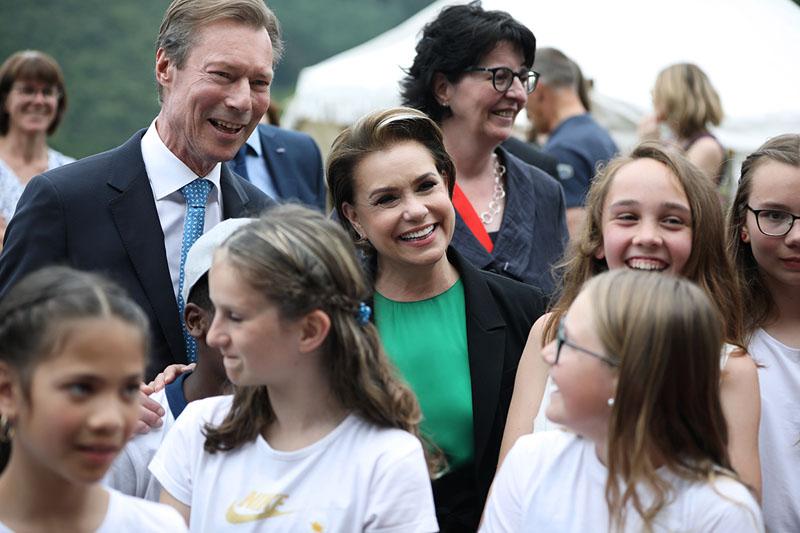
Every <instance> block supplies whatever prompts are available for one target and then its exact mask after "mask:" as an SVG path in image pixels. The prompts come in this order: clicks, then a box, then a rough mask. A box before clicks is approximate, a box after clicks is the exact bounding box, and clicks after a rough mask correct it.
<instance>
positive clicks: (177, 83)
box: [0, 0, 282, 377]
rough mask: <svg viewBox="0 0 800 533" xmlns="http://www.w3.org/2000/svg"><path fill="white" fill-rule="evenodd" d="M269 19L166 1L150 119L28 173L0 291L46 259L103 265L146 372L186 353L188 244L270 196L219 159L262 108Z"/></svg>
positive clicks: (272, 29) (202, 0)
mask: <svg viewBox="0 0 800 533" xmlns="http://www.w3.org/2000/svg"><path fill="white" fill-rule="evenodd" d="M278 28H279V26H278V21H277V19H276V18H275V16H274V14H273V13H272V12H271V11H270V10H269V9H268V8H267V7H266V6H265V5H264V3H263V0H173V1H172V3H171V4H170V6H169V7H168V8H167V12H166V13H165V15H164V20H163V21H162V24H161V29H160V33H159V37H158V42H157V52H156V62H155V77H156V82H157V88H158V94H159V100H160V101H161V109H160V112H159V113H158V116H157V117H156V118H155V120H154V121H153V122H152V124H150V127H149V128H147V129H146V130H141V131H139V132H137V133H136V134H134V136H133V137H131V139H130V140H128V141H127V142H126V143H125V144H123V145H122V146H119V147H117V148H114V149H112V150H110V151H108V152H105V153H102V154H98V155H94V156H91V157H88V158H86V159H83V160H81V161H78V162H77V163H74V164H72V165H68V166H65V167H61V168H58V169H55V170H52V171H49V172H46V173H44V174H41V175H39V176H36V177H35V178H33V180H31V182H30V183H29V184H28V187H27V188H26V190H25V192H24V193H23V195H22V198H21V199H20V201H19V204H18V206H17V211H16V213H15V215H14V217H13V218H12V220H11V222H10V224H9V226H8V230H7V233H6V238H5V247H4V249H3V253H2V256H0V293H5V292H6V291H7V290H8V289H9V287H10V286H12V285H13V284H14V283H15V282H17V281H18V280H19V279H20V278H21V277H23V276H24V275H25V274H27V273H29V272H31V271H33V270H36V269H38V268H40V267H42V266H44V265H48V264H53V263H62V264H63V263H66V264H69V265H71V266H73V267H76V268H79V269H84V270H91V271H97V272H101V273H105V274H106V275H107V276H108V277H110V278H111V279H113V280H115V281H116V282H117V283H119V284H121V285H122V286H123V287H125V288H126V289H127V290H128V292H129V293H130V295H131V296H132V297H133V298H134V299H135V300H136V301H137V302H138V303H139V305H141V306H142V308H143V309H144V310H145V312H146V313H147V314H148V316H149V318H150V324H151V337H152V344H151V346H152V353H151V358H150V366H149V368H148V372H147V375H148V377H152V376H153V375H154V374H155V373H156V372H157V371H158V370H160V369H162V368H164V367H165V366H166V365H168V364H170V363H174V362H187V361H189V360H191V356H192V353H193V348H194V345H193V344H191V343H190V342H189V341H188V340H187V339H186V338H185V337H184V332H185V330H184V328H183V327H182V325H181V319H180V310H181V309H182V308H183V302H182V299H181V297H180V293H181V284H182V282H183V261H184V258H185V255H186V252H187V251H188V248H189V246H191V244H192V243H193V242H194V240H196V238H197V237H199V235H201V234H202V233H203V232H204V230H208V229H210V228H211V227H213V226H214V225H215V224H217V223H218V222H219V221H220V220H222V219H225V218H229V217H241V216H245V215H253V214H257V213H258V212H259V211H261V210H263V209H264V208H266V207H268V206H269V205H271V204H272V202H271V200H270V199H269V198H268V197H266V196H265V195H264V194H263V193H262V192H261V191H259V190H258V189H257V188H256V187H254V186H253V185H252V184H250V183H248V182H247V181H245V180H243V179H241V178H240V177H238V176H236V175H234V174H233V173H232V172H231V171H230V170H229V169H228V168H227V166H226V165H224V164H222V163H221V162H222V161H228V160H230V159H232V158H233V157H234V155H235V154H236V152H237V151H238V150H239V148H240V147H241V146H242V144H243V143H244V142H245V139H247V137H248V136H249V135H250V133H251V132H252V131H253V129H254V128H255V127H256V125H257V124H258V121H259V120H260V119H261V116H262V115H263V114H264V112H265V111H266V109H267V107H268V106H269V100H270V84H271V81H272V76H273V63H274V61H275V59H276V58H277V57H278V56H279V55H280V52H281V46H282V45H281V41H280V35H279V29H278ZM187 337H188V335H187ZM109 356H113V354H109Z"/></svg>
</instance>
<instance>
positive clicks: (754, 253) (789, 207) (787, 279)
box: [728, 134, 800, 531]
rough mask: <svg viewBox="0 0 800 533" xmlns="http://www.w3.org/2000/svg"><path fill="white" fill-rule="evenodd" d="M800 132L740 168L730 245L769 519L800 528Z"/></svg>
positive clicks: (778, 527) (784, 527)
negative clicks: (751, 364) (752, 374)
mask: <svg viewBox="0 0 800 533" xmlns="http://www.w3.org/2000/svg"><path fill="white" fill-rule="evenodd" d="M798 217H800V135H797V134H789V135H781V136H778V137H775V138H773V139H770V140H769V141H767V142H766V143H765V144H764V145H762V146H761V147H760V148H759V149H758V150H756V151H755V152H754V153H752V154H750V156H748V157H747V159H746V160H745V161H744V163H743V164H742V176H741V179H740V181H739V188H738V191H737V193H736V198H735V199H734V202H733V205H732V207H731V212H730V224H729V228H728V243H729V248H730V250H731V251H732V252H733V256H734V262H735V264H736V268H737V271H738V274H739V279H740V281H741V286H742V288H743V301H744V308H745V309H746V310H747V312H746V314H745V316H744V324H745V335H746V336H747V338H748V342H749V345H748V350H749V352H750V353H751V354H752V356H753V358H754V359H755V360H756V362H757V363H759V372H758V373H759V385H760V388H761V408H762V414H761V428H760V432H759V436H760V443H759V447H760V450H761V469H762V478H763V484H764V491H763V494H764V498H763V504H764V521H765V522H766V524H767V529H769V530H771V531H800V477H798V472H800V224H798V223H797V218H798Z"/></svg>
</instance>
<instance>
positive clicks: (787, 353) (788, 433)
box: [748, 329, 800, 533]
mask: <svg viewBox="0 0 800 533" xmlns="http://www.w3.org/2000/svg"><path fill="white" fill-rule="evenodd" d="M748 351H749V352H750V355H751V356H752V357H753V360H755V362H756V363H758V364H759V365H761V366H760V368H759V369H758V385H759V388H760V389H761V425H760V427H759V432H758V441H759V443H758V447H759V452H760V456H761V484H762V490H763V502H762V505H763V507H764V522H765V523H766V525H767V530H768V531H773V532H775V533H783V532H785V531H791V532H796V531H800V350H798V349H796V348H790V347H789V346H786V345H785V344H782V343H781V342H779V341H778V340H777V339H775V338H773V337H771V336H770V335H769V334H768V333H767V332H766V331H764V330H763V329H759V330H757V331H756V332H755V333H754V334H753V338H752V339H751V341H750V346H749V347H748Z"/></svg>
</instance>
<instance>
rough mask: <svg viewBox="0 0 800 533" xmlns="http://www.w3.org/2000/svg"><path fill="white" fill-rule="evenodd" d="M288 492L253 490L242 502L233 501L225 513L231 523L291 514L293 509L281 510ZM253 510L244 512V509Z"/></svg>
mask: <svg viewBox="0 0 800 533" xmlns="http://www.w3.org/2000/svg"><path fill="white" fill-rule="evenodd" d="M288 497H289V495H288V494H265V493H263V492H256V491H252V492H251V493H250V494H248V495H247V496H245V497H244V498H243V499H242V501H240V502H238V503H237V502H233V503H232V504H231V505H230V507H228V512H227V513H225V519H226V520H227V521H228V522H229V523H231V524H242V523H245V522H255V521H256V520H264V519H266V518H272V517H274V516H281V515H286V514H291V511H279V510H278V509H279V507H280V506H281V505H283V503H284V502H285V501H286V498H288ZM245 509H246V510H248V511H253V512H252V513H244V512H241V511H242V510H245Z"/></svg>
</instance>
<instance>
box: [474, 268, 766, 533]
mask: <svg viewBox="0 0 800 533" xmlns="http://www.w3.org/2000/svg"><path fill="white" fill-rule="evenodd" d="M723 334H724V333H723V327H722V324H721V320H720V314H719V310H718V309H717V308H716V306H715V305H714V304H713V303H712V302H711V301H710V299H709V298H708V297H707V296H706V294H705V291H703V290H702V289H700V288H698V287H697V286H695V285H693V284H692V283H690V282H689V281H686V280H684V279H680V278H676V277H673V276H660V275H655V274H652V273H646V272H631V271H627V270H615V271H612V272H607V273H604V274H600V275H598V276H595V277H594V278H592V279H591V280H590V281H589V282H588V283H587V284H586V286H585V287H584V289H583V290H582V291H581V292H580V293H579V294H578V296H577V297H576V298H575V299H574V301H573V302H572V304H571V305H570V306H569V309H568V311H567V313H566V314H564V315H563V317H562V319H561V320H560V321H559V324H558V328H557V333H556V336H555V339H554V340H553V341H551V342H550V343H548V345H547V346H545V348H544V349H543V350H542V358H543V360H544V361H545V363H546V364H547V365H549V366H550V373H551V376H552V378H553V381H554V383H555V385H556V390H555V391H554V392H553V394H552V399H551V402H550V404H549V406H548V408H547V417H548V418H549V419H551V420H552V421H553V422H556V423H558V424H561V425H562V426H564V427H565V428H566V429H568V430H569V431H546V432H541V433H534V434H533V435H527V436H524V437H522V438H520V439H519V440H518V441H517V443H516V444H515V445H514V447H513V448H512V450H511V452H510V453H509V454H508V457H507V458H506V460H505V462H504V463H503V466H502V467H501V469H500V471H499V473H498V475H497V478H496V479H495V482H494V486H493V489H492V494H491V496H490V497H489V502H488V504H487V508H486V513H485V516H484V523H483V527H482V529H481V531H483V532H486V533H489V532H497V531H523V530H525V531H558V532H562V533H564V532H573V531H574V532H578V531H581V532H582V531H599V530H602V529H604V526H605V528H607V529H608V530H609V531H704V532H711V531H715V532H725V533H731V532H752V531H763V530H764V525H763V522H762V519H761V513H760V510H759V508H758V503H757V502H756V501H755V499H754V498H753V497H752V495H751V494H750V493H749V491H748V490H747V488H746V487H745V486H744V485H743V484H741V483H740V482H738V480H737V476H736V474H735V473H734V472H733V471H732V470H731V468H730V461H729V459H728V452H727V449H726V443H727V438H728V432H727V426H726V424H725V418H724V416H723V410H722V405H721V403H720V391H719V388H720V365H719V360H718V357H719V353H720V349H721V348H722V344H723V338H724V337H723Z"/></svg>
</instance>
